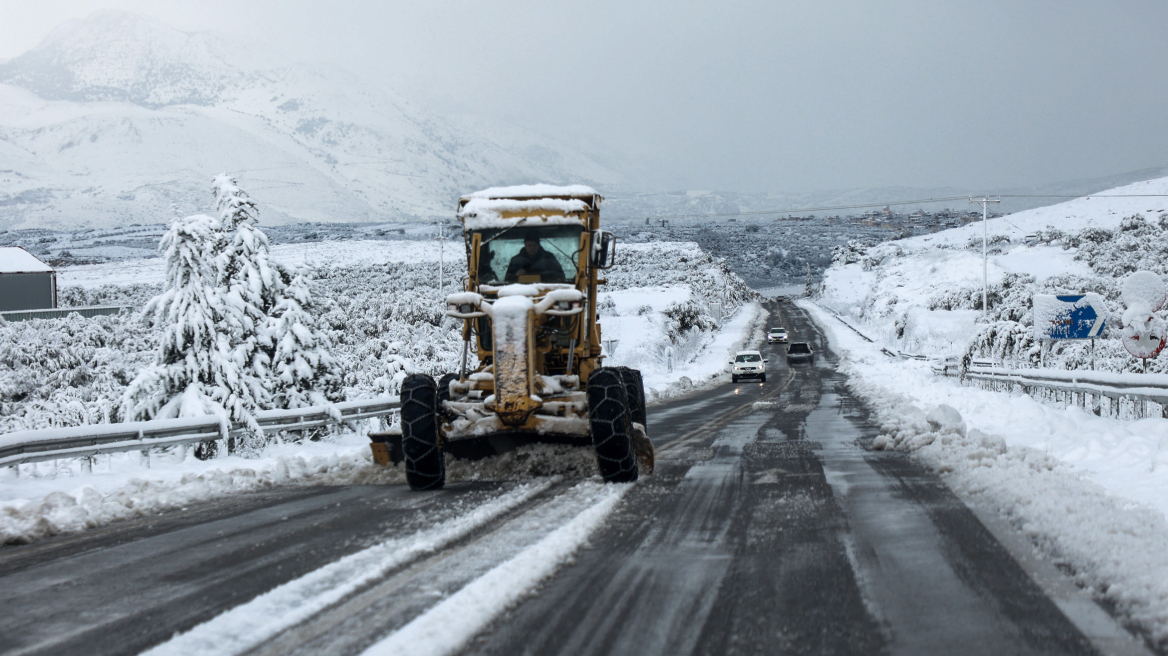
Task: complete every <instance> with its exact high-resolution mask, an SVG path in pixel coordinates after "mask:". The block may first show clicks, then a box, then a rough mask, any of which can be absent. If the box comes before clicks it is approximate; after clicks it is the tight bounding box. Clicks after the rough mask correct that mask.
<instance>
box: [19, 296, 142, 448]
mask: <svg viewBox="0 0 1168 656" xmlns="http://www.w3.org/2000/svg"><path fill="white" fill-rule="evenodd" d="M133 323H134V322H133V320H132V318H131V315H129V314H125V313H124V314H121V315H115V316H99V317H93V318H91V319H85V318H83V317H81V316H80V315H76V314H75V315H71V316H69V317H67V318H65V319H59V320H34V321H19V322H11V323H9V324H8V325H6V326H0V432H10V431H16V430H26V429H36V428H49V427H54V426H76V425H82V424H93V423H102V422H106V421H116V420H117V419H118V418H119V415H118V411H117V399H119V398H120V397H121V394H122V390H124V389H125V386H126V384H127V383H129V382H130V380H131V379H133V377H134V373H135V372H136V371H137V370H138V369H139V368H141V367H142V366H144V365H145V364H147V363H148V362H149V361H150V354H151V351H152V350H153V349H154V348H155V347H156V344H157V334H156V333H154V332H153V331H142V330H140V329H137V327H136V326H134V325H133Z"/></svg>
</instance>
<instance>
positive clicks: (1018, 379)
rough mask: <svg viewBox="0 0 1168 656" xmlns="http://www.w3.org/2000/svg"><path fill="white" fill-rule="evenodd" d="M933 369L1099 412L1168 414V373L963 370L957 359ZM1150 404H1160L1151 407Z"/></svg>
mask: <svg viewBox="0 0 1168 656" xmlns="http://www.w3.org/2000/svg"><path fill="white" fill-rule="evenodd" d="M933 371H934V372H935V373H937V374H941V375H945V376H958V377H960V378H961V380H962V381H973V382H975V383H977V384H978V385H979V386H980V387H982V388H983V389H990V390H994V391H1002V392H1005V391H1012V390H1014V389H1015V388H1016V387H1017V388H1020V389H1021V390H1022V391H1023V392H1025V393H1026V394H1029V395H1031V396H1033V397H1036V398H1040V399H1042V400H1046V401H1054V402H1061V403H1063V404H1065V405H1077V406H1079V407H1082V408H1085V409H1089V410H1090V411H1091V412H1093V413H1095V414H1097V415H1104V414H1106V415H1107V416H1109V417H1111V416H1114V417H1117V418H1121V417H1123V416H1124V415H1125V414H1126V415H1128V416H1129V417H1130V418H1132V419H1139V418H1144V417H1151V416H1162V417H1164V418H1168V375H1165V374H1134V373H1133V374H1117V373H1112V372H1104V371H1067V370H1060V369H1005V368H1001V367H992V366H984V364H982V365H981V366H971V367H969V368H968V369H965V370H962V369H961V366H960V364H959V363H957V362H955V361H953V360H948V361H942V362H939V363H936V364H934V365H933ZM1150 403H1151V404H1156V405H1157V406H1159V408H1150V407H1149V404H1150Z"/></svg>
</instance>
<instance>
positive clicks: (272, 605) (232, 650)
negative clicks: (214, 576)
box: [144, 481, 552, 656]
mask: <svg viewBox="0 0 1168 656" xmlns="http://www.w3.org/2000/svg"><path fill="white" fill-rule="evenodd" d="M551 484H552V483H551V482H550V481H543V482H539V483H529V484H526V485H522V486H520V487H518V488H516V489H514V490H511V491H510V492H507V493H505V494H503V495H501V496H499V497H497V498H495V499H492V500H490V501H488V502H486V503H484V504H482V505H480V506H478V507H476V508H474V509H472V510H471V511H470V512H468V513H465V514H463V515H460V516H458V517H455V518H454V519H451V520H448V521H446V522H443V523H441V524H438V525H437V526H433V527H431V528H428V529H424V530H421V531H419V532H417V533H415V534H414V535H411V536H409V537H405V538H398V539H392V540H388V541H386V542H383V543H381V544H378V545H375V546H373V547H370V548H368V549H364V550H362V551H358V552H357V553H354V554H350V555H348V556H345V557H344V558H341V559H340V560H337V561H334V562H332V563H329V564H328V565H325V566H324V567H322V568H320V569H317V570H313V571H312V572H309V573H308V574H305V575H304V576H302V577H300V578H298V579H295V580H292V581H289V582H287V583H284V584H283V585H280V586H278V587H276V588H274V589H272V590H269V591H268V592H265V593H264V594H262V595H260V596H258V597H256V598H254V599H252V600H251V601H248V602H246V603H244V604H242V605H240V606H236V607H235V608H232V609H231V610H228V611H225V612H224V613H222V614H220V615H218V616H216V617H215V618H213V619H211V620H209V621H207V622H204V623H203V624H200V625H198V626H196V627H195V628H193V629H191V630H190V631H187V632H186V633H183V634H180V635H177V636H175V637H174V638H172V639H171V640H169V641H167V642H164V643H162V644H160V645H158V646H156V647H154V648H153V649H150V650H149V651H147V652H144V653H145V654H151V655H154V656H162V655H164V654H181V655H183V656H192V655H196V654H208V655H216V656H218V655H220V654H240V653H244V652H246V651H248V650H250V649H254V648H256V647H258V646H259V645H262V644H263V643H264V642H266V641H267V640H270V639H271V638H273V637H274V636H276V635H277V634H279V633H280V632H282V631H284V630H286V629H289V628H291V627H293V626H296V625H297V624H299V623H300V622H303V621H305V620H307V619H309V618H311V617H312V616H313V615H315V614H317V613H319V612H321V611H322V610H324V609H326V608H328V607H329V606H331V605H332V604H335V603H337V602H339V601H341V600H342V599H344V598H346V597H348V596H349V595H351V594H353V593H354V592H356V591H357V590H360V589H361V588H362V587H364V586H366V585H368V584H369V583H371V582H373V581H376V580H377V579H379V578H381V577H383V576H385V575H386V574H388V573H390V572H392V571H393V570H395V569H397V568H399V567H401V566H403V565H406V564H408V563H410V562H411V561H414V560H416V559H417V558H419V557H422V556H425V555H428V554H431V553H434V552H437V551H439V550H441V549H443V548H445V547H446V546H447V545H449V544H451V543H452V542H455V541H457V540H460V539H462V538H464V537H466V536H468V535H470V534H471V533H473V532H474V531H476V530H478V529H480V528H482V527H484V526H486V525H487V524H489V523H490V522H492V521H494V520H495V519H497V518H498V517H500V516H502V515H504V514H506V513H507V512H509V511H511V510H513V509H515V508H517V507H519V506H520V505H522V504H523V503H525V502H527V501H529V500H530V499H532V498H534V497H535V496H536V495H538V494H540V493H542V492H544V491H545V490H547V489H548V488H549V487H551Z"/></svg>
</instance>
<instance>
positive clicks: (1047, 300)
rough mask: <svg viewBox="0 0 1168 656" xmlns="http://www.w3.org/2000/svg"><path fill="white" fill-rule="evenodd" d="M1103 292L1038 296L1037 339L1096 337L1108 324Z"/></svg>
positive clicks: (1036, 313) (1035, 317) (1035, 309)
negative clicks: (1100, 293)
mask: <svg viewBox="0 0 1168 656" xmlns="http://www.w3.org/2000/svg"><path fill="white" fill-rule="evenodd" d="M1107 313H1108V309H1107V303H1106V302H1104V300H1103V297H1102V296H1100V295H1099V294H1075V295H1069V294H1068V295H1061V296H1051V295H1047V294H1035V295H1034V338H1035V339H1038V340H1043V339H1095V338H1096V337H1098V336H1099V333H1100V332H1102V331H1103V327H1104V326H1105V325H1106V324H1107Z"/></svg>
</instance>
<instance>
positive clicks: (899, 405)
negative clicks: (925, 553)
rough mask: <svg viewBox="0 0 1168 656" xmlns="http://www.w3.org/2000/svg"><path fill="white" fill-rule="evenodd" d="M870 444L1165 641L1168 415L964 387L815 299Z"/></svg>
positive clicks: (810, 307) (811, 308) (815, 312)
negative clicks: (866, 414) (1128, 416)
mask: <svg viewBox="0 0 1168 656" xmlns="http://www.w3.org/2000/svg"><path fill="white" fill-rule="evenodd" d="M799 305H800V307H802V308H804V309H806V310H807V311H808V312H809V313H810V314H811V315H812V317H813V318H814V319H815V320H816V322H817V323H818V324H819V325H821V326H823V327H824V332H825V333H826V334H827V337H828V340H829V342H830V344H831V347H832V350H833V351H835V352H836V353H837V354H839V357H840V370H841V371H843V372H845V373H847V374H849V377H850V379H849V387H850V388H851V389H852V390H853V391H854V392H856V393H857V394H858V395H859V396H861V397H862V398H864V399H865V400H866V401H867V402H868V404H869V405H870V406H871V407H872V409H873V410H874V411H875V413H876V416H877V420H878V421H879V422H880V424H881V430H882V434H881V435H880V436H879V437H877V438H876V440H875V441H874V442H873V446H874V447H875V448H886V449H897V450H903V451H911V452H913V454H914V456H915V457H917V458H918V459H920V460H921V461H922V462H924V463H925V464H927V465H929V466H931V467H933V468H935V469H936V470H938V471H939V472H941V473H943V475H944V476H945V480H946V482H947V483H948V484H949V485H950V487H951V488H952V489H953V490H954V491H955V492H957V494H959V495H960V496H962V497H963V498H964V499H965V500H967V501H968V502H970V503H974V504H978V505H981V506H984V507H988V508H992V509H995V510H997V512H999V513H1000V514H1001V515H1002V516H1003V517H1004V518H1006V519H1007V520H1008V521H1009V522H1010V524H1011V525H1012V526H1013V527H1015V528H1016V529H1018V530H1019V531H1020V532H1022V533H1023V534H1024V535H1025V536H1026V537H1027V538H1028V539H1029V540H1030V541H1031V543H1032V544H1034V546H1035V547H1036V549H1038V551H1039V552H1040V553H1042V554H1043V555H1044V556H1045V557H1047V558H1048V559H1050V560H1052V561H1053V562H1055V563H1056V564H1059V565H1064V566H1066V567H1067V568H1068V569H1069V570H1070V571H1071V572H1073V575H1074V578H1075V580H1076V582H1077V583H1078V584H1080V585H1081V586H1083V587H1084V588H1086V589H1087V590H1088V591H1089V592H1091V593H1092V594H1093V595H1094V596H1095V597H1096V598H1097V599H1099V600H1102V601H1105V602H1107V603H1110V604H1113V605H1114V606H1115V608H1116V609H1117V610H1118V612H1119V613H1120V614H1121V615H1123V616H1124V617H1126V618H1128V619H1129V620H1130V621H1131V622H1133V623H1135V624H1136V625H1138V626H1139V627H1140V628H1141V629H1142V630H1143V631H1144V632H1146V633H1147V635H1149V636H1150V637H1151V638H1152V640H1154V641H1155V642H1157V643H1159V644H1160V646H1161V647H1162V646H1164V645H1165V644H1166V643H1168V520H1166V519H1165V517H1166V514H1168V478H1166V477H1165V476H1164V474H1165V472H1168V454H1164V453H1163V448H1162V447H1163V445H1164V442H1166V441H1168V420H1165V419H1144V420H1139V421H1120V420H1116V419H1109V418H1103V417H1096V416H1094V415H1093V414H1089V413H1086V412H1084V411H1082V410H1080V409H1078V408H1065V409H1064V408H1057V407H1053V406H1048V405H1044V404H1042V403H1039V402H1037V401H1035V400H1034V399H1032V398H1030V397H1029V396H1026V395H1022V394H1006V393H1002V392H992V391H987V390H982V389H978V388H972V387H965V386H962V385H960V384H959V382H957V381H956V380H955V379H952V378H937V377H934V376H933V374H932V371H931V368H930V367H929V365H928V364H926V363H923V362H917V361H899V360H893V359H891V358H889V357H887V356H885V355H884V354H882V353H881V352H880V347H879V346H878V345H876V344H871V343H868V342H866V341H864V340H863V339H862V338H860V337H859V336H858V335H856V334H855V333H854V332H852V331H851V330H849V329H847V328H845V327H843V326H842V325H841V324H840V323H839V321H838V320H837V319H835V318H834V317H832V316H831V315H830V314H829V313H828V312H826V311H824V310H823V309H822V308H820V307H818V306H816V305H815V304H814V303H810V302H807V301H800V302H799Z"/></svg>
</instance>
